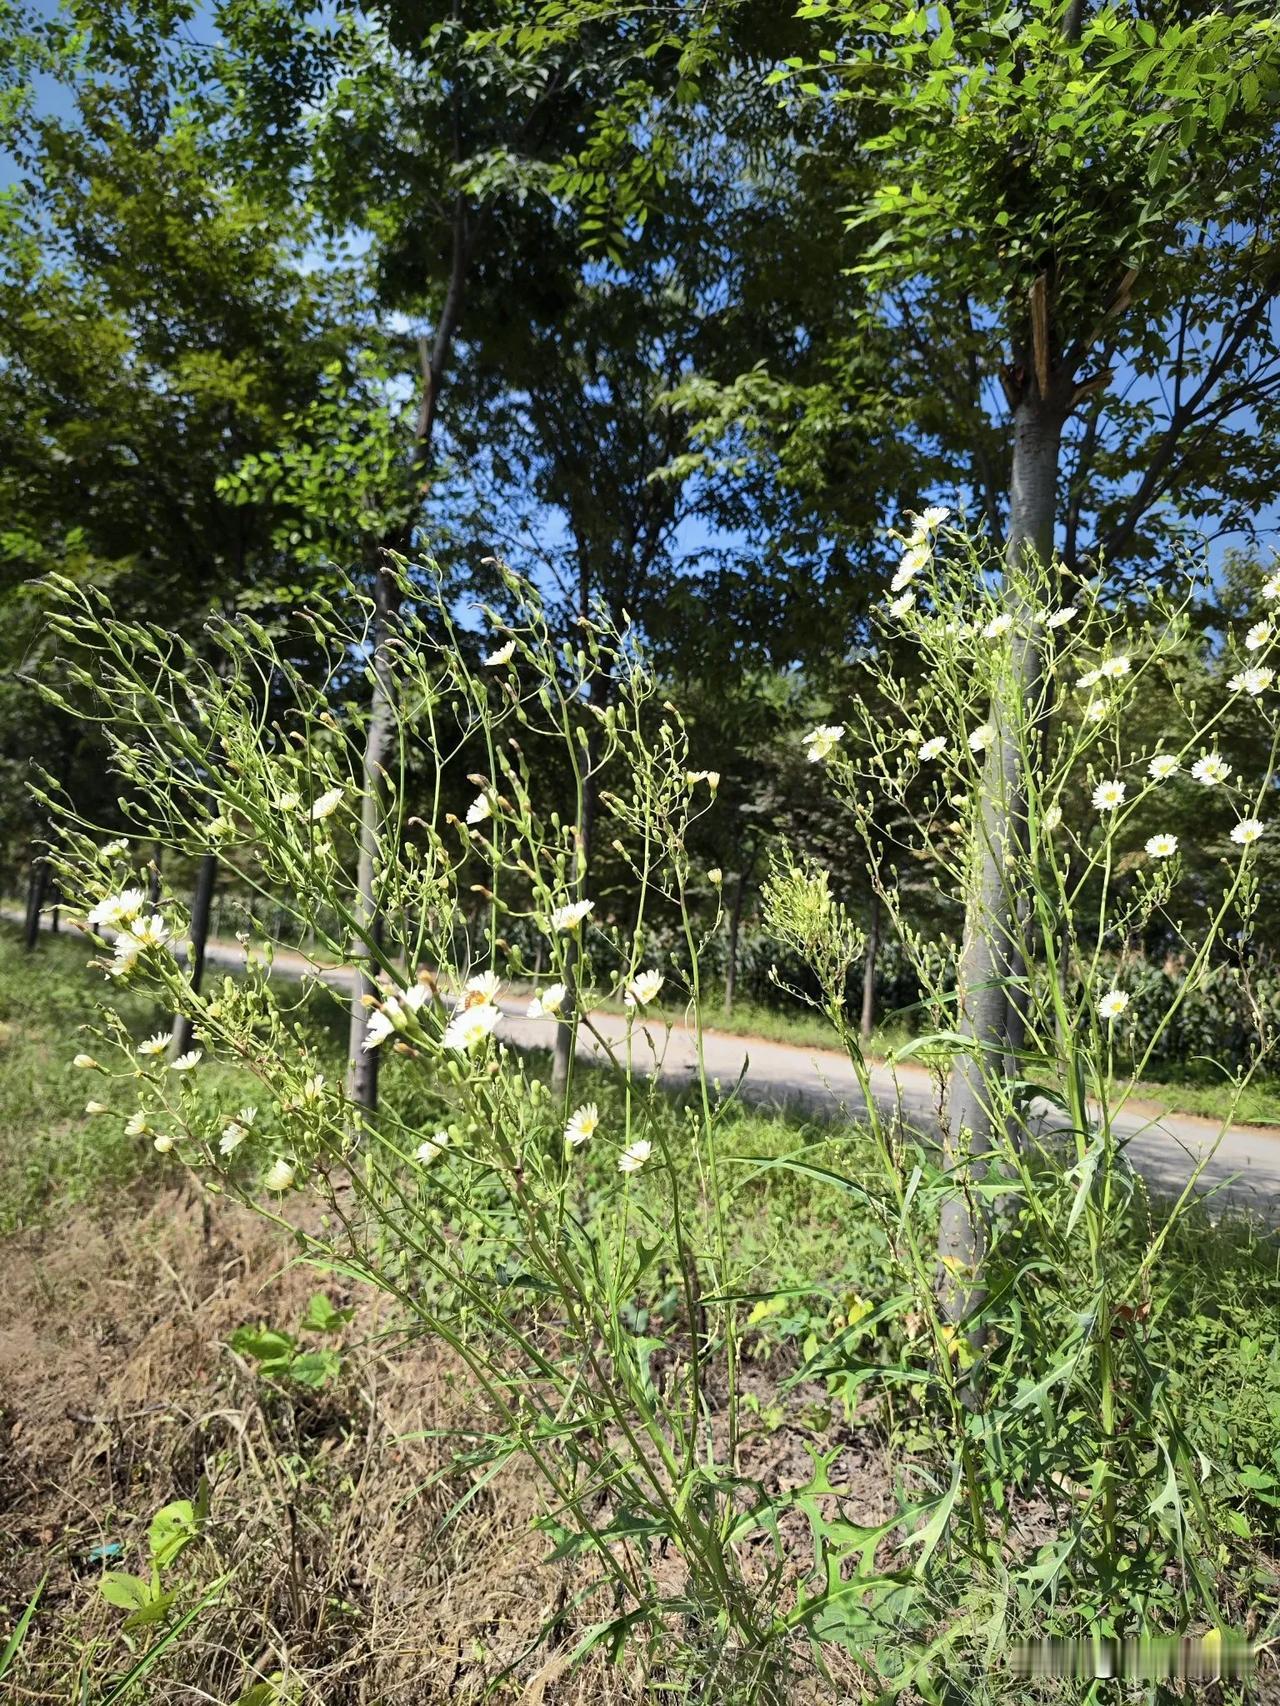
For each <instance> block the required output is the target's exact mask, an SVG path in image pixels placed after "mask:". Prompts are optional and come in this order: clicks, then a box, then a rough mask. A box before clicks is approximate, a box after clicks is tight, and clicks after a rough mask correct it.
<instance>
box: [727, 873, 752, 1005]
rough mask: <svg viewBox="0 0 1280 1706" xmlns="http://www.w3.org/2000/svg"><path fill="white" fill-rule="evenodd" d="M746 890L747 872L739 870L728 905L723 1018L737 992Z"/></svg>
mask: <svg viewBox="0 0 1280 1706" xmlns="http://www.w3.org/2000/svg"><path fill="white" fill-rule="evenodd" d="M746 892H747V872H746V871H739V872H738V876H737V880H736V881H735V883H734V885H733V901H732V904H731V905H730V907H729V955H728V959H727V960H726V962H725V968H724V1012H725V1018H726V1019H727V1018H728V1017H729V1015H730V1014H731V1013H732V1012H733V1003H734V1000H735V999H736V997H737V993H738V938H739V936H740V935H741V933H742V904H743V901H744V900H745V898H746Z"/></svg>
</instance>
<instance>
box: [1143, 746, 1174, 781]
mask: <svg viewBox="0 0 1280 1706" xmlns="http://www.w3.org/2000/svg"><path fill="white" fill-rule="evenodd" d="M1177 774H1178V760H1177V759H1176V758H1175V757H1174V756H1173V754H1172V753H1171V752H1157V753H1156V755H1155V757H1154V758H1153V759H1152V760H1151V762H1150V764H1148V765H1147V775H1148V776H1150V778H1151V780H1152V781H1153V782H1167V781H1168V780H1169V778H1170V776H1176V775H1177Z"/></svg>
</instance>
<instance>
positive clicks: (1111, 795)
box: [1093, 782, 1124, 812]
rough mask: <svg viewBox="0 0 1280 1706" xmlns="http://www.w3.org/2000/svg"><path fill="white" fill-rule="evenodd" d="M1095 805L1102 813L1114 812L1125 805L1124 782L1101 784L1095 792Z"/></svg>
mask: <svg viewBox="0 0 1280 1706" xmlns="http://www.w3.org/2000/svg"><path fill="white" fill-rule="evenodd" d="M1093 803H1094V807H1095V809H1096V810H1098V811H1100V812H1113V811H1115V809H1116V807H1117V806H1122V805H1123V804H1124V783H1123V782H1099V783H1098V786H1097V787H1096V788H1095V789H1094V790H1093Z"/></svg>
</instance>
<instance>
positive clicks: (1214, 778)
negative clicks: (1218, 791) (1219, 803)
mask: <svg viewBox="0 0 1280 1706" xmlns="http://www.w3.org/2000/svg"><path fill="white" fill-rule="evenodd" d="M1191 774H1192V777H1193V778H1194V779H1195V780H1196V781H1197V782H1199V783H1201V785H1202V786H1203V787H1206V788H1212V787H1213V786H1214V785H1215V784H1216V783H1218V782H1228V781H1230V779H1231V766H1230V765H1229V764H1226V763H1224V762H1223V760H1222V759H1221V758H1219V757H1218V755H1217V753H1216V752H1206V753H1205V754H1204V756H1203V757H1201V758H1197V759H1196V761H1195V763H1194V764H1193V765H1192V766H1191Z"/></svg>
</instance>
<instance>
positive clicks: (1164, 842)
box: [1147, 834, 1178, 859]
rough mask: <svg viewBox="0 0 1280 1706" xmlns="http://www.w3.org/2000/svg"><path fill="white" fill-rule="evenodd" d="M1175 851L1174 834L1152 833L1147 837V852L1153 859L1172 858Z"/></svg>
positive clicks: (1175, 839) (1175, 837)
mask: <svg viewBox="0 0 1280 1706" xmlns="http://www.w3.org/2000/svg"><path fill="white" fill-rule="evenodd" d="M1177 851H1178V838H1177V836H1176V835H1167V834H1162V835H1152V836H1149V837H1148V839H1147V852H1148V853H1149V854H1150V855H1151V857H1152V858H1153V859H1172V858H1173V856H1174V854H1175V853H1176V852H1177Z"/></svg>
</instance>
